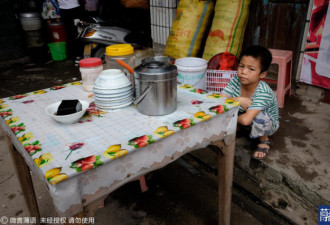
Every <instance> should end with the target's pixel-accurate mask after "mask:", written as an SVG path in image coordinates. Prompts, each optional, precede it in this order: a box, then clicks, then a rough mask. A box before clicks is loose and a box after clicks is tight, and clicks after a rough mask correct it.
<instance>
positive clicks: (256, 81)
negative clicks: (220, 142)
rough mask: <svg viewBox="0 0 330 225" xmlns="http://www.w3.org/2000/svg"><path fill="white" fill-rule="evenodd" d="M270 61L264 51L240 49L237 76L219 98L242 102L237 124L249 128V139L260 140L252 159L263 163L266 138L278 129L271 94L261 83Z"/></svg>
mask: <svg viewBox="0 0 330 225" xmlns="http://www.w3.org/2000/svg"><path fill="white" fill-rule="evenodd" d="M271 62H272V55H271V53H270V52H269V51H268V49H267V48H264V47H262V46H256V45H255V46H250V47H248V48H247V49H245V50H243V51H242V53H241V55H240V59H239V64H238V69H237V76H236V77H233V78H232V79H231V81H230V82H229V84H228V85H227V87H226V88H225V89H224V90H223V91H222V93H221V96H224V97H227V98H231V99H233V100H235V101H239V102H240V103H241V106H240V109H239V113H238V121H237V122H238V124H239V125H243V126H251V132H250V137H251V138H259V144H258V147H257V149H256V150H255V151H254V152H253V153H252V157H253V158H255V159H259V160H262V159H264V158H266V156H267V155H268V153H269V150H270V148H271V142H270V141H269V136H270V135H272V134H274V133H275V132H276V131H277V129H278V127H279V120H278V105H277V100H276V96H275V94H274V92H273V91H272V89H271V88H270V87H269V86H268V85H267V84H266V82H264V81H262V80H261V79H262V78H265V77H266V75H267V70H268V68H269V66H270V64H271Z"/></svg>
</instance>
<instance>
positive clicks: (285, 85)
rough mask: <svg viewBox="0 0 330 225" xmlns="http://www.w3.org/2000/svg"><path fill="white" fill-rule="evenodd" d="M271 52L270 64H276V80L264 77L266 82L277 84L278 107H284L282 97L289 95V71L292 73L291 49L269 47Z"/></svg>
mask: <svg viewBox="0 0 330 225" xmlns="http://www.w3.org/2000/svg"><path fill="white" fill-rule="evenodd" d="M269 51H270V52H271V53H272V56H273V60H272V64H277V65H278V76H277V80H273V79H268V78H264V79H263V80H264V81H266V82H267V83H272V84H277V87H276V91H275V93H276V98H277V103H278V107H279V108H283V107H284V98H285V95H286V94H289V96H290V95H291V73H292V51H288V50H279V49H269Z"/></svg>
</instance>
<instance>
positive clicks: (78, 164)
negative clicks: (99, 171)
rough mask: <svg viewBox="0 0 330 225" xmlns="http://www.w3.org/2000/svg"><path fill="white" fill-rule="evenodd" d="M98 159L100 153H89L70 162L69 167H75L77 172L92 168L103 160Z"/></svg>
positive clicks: (101, 163) (99, 164)
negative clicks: (89, 154)
mask: <svg viewBox="0 0 330 225" xmlns="http://www.w3.org/2000/svg"><path fill="white" fill-rule="evenodd" d="M100 159H101V156H100V155H98V156H96V155H91V156H88V157H85V158H81V159H78V160H76V161H74V162H72V163H71V166H70V168H72V169H75V170H76V171H77V172H82V171H86V170H90V169H94V168H95V167H98V166H101V165H103V162H102V161H100Z"/></svg>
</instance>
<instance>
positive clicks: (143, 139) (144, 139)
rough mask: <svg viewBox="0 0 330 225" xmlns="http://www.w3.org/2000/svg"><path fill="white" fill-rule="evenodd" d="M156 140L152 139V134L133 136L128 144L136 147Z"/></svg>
mask: <svg viewBox="0 0 330 225" xmlns="http://www.w3.org/2000/svg"><path fill="white" fill-rule="evenodd" d="M154 142H155V140H154V139H152V135H142V136H140V137H135V138H132V139H131V140H129V141H128V144H129V145H131V146H133V147H134V148H141V147H144V146H147V145H149V144H152V143H154Z"/></svg>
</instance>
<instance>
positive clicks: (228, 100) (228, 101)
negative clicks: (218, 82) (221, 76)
mask: <svg viewBox="0 0 330 225" xmlns="http://www.w3.org/2000/svg"><path fill="white" fill-rule="evenodd" d="M225 103H226V104H229V105H233V106H239V105H240V104H241V103H240V102H236V101H234V100H233V99H230V98H228V99H226V100H225Z"/></svg>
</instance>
